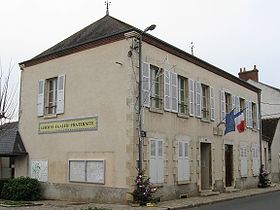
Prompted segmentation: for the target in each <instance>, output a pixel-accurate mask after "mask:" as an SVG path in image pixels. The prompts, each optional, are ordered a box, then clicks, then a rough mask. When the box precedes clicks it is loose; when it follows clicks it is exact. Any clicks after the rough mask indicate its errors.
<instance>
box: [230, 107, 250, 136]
mask: <svg viewBox="0 0 280 210" xmlns="http://www.w3.org/2000/svg"><path fill="white" fill-rule="evenodd" d="M243 111H244V110H241V111H240V112H238V113H236V114H234V109H233V110H232V111H231V112H230V113H227V114H226V129H225V135H226V134H227V133H229V132H231V131H235V129H237V130H238V132H239V133H241V132H243V131H245V119H244V112H243Z"/></svg>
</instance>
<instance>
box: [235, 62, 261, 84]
mask: <svg viewBox="0 0 280 210" xmlns="http://www.w3.org/2000/svg"><path fill="white" fill-rule="evenodd" d="M238 76H239V78H240V79H242V80H245V81H247V80H249V79H251V80H254V81H256V82H258V81H259V70H258V69H257V66H256V65H254V69H253V70H249V71H246V69H245V68H243V70H242V68H240V71H239V73H238Z"/></svg>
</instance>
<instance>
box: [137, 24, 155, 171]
mask: <svg viewBox="0 0 280 210" xmlns="http://www.w3.org/2000/svg"><path fill="white" fill-rule="evenodd" d="M155 28H156V25H155V24H152V25H150V26H149V27H147V28H146V29H145V30H144V31H143V32H142V33H141V34H140V37H139V83H138V94H139V95H138V103H139V106H138V114H139V117H138V121H139V128H138V129H139V130H138V137H139V139H138V152H139V161H138V170H139V172H142V170H143V166H142V163H143V141H142V140H143V137H144V132H143V122H142V111H143V99H142V38H143V35H144V34H145V33H146V32H147V31H152V30H154V29H155Z"/></svg>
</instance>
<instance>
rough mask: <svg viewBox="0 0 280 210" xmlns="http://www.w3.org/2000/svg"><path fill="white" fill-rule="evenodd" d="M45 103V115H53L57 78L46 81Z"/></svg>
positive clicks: (54, 111)
mask: <svg viewBox="0 0 280 210" xmlns="http://www.w3.org/2000/svg"><path fill="white" fill-rule="evenodd" d="M46 83H47V89H46V103H45V113H46V114H55V113H56V103H57V77H56V78H52V79H48V80H46Z"/></svg>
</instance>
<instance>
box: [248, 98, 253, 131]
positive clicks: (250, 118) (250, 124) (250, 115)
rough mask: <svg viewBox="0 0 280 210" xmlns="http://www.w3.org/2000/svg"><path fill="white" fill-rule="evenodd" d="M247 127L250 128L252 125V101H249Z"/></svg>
mask: <svg viewBox="0 0 280 210" xmlns="http://www.w3.org/2000/svg"><path fill="white" fill-rule="evenodd" d="M248 105H249V108H248V110H249V127H250V128H252V127H253V115H252V114H253V112H252V101H249V104H248Z"/></svg>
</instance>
